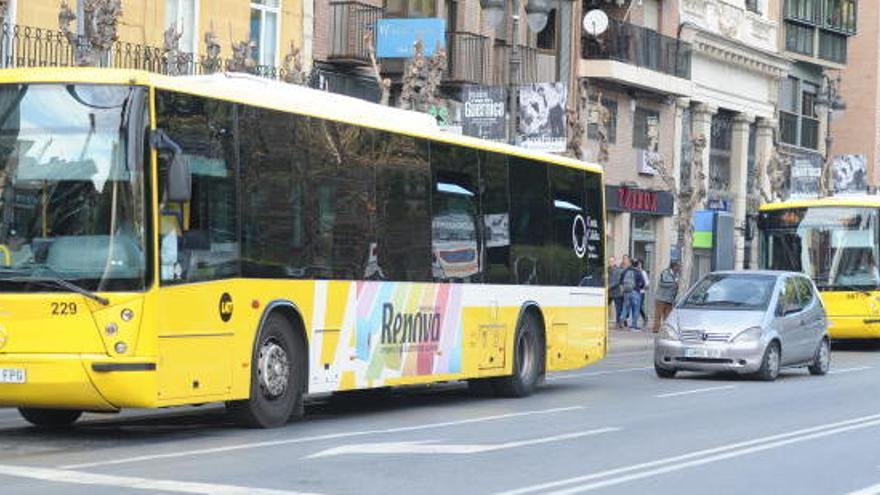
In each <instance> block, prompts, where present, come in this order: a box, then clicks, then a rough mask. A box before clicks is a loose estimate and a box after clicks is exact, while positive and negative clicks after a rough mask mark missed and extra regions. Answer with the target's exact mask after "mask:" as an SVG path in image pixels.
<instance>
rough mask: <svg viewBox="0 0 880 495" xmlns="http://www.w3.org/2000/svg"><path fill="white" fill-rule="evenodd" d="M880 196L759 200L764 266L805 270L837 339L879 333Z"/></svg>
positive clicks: (759, 223) (759, 222)
mask: <svg viewBox="0 0 880 495" xmlns="http://www.w3.org/2000/svg"><path fill="white" fill-rule="evenodd" d="M878 213H880V197H877V196H839V197H830V198H824V199H811V200H790V201H787V202H782V203H770V204H766V205H763V206H762V207H761V210H760V214H759V220H758V228H759V230H760V235H761V259H760V265H761V266H762V267H763V268H768V269H773V270H793V271H799V272H803V273H805V274H807V275H809V276H810V277H811V278H812V279H813V281H814V282H815V283H816V286H817V287H818V288H819V291H820V293H821V294H822V302H823V303H824V304H825V310H826V312H827V313H828V317H829V321H830V327H829V332H830V333H831V336H832V337H833V338H837V339H864V338H880V272H878V268H877V263H878V261H880V256H878V254H880V251H878V250H880V237H878V235H880V234H878V232H880V229H878Z"/></svg>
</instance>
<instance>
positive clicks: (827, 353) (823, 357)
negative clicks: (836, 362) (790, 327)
mask: <svg viewBox="0 0 880 495" xmlns="http://www.w3.org/2000/svg"><path fill="white" fill-rule="evenodd" d="M830 368H831V344H830V343H829V342H828V339H822V342H820V343H819V348H818V349H816V356H815V357H814V358H813V363H812V364H810V366H809V367H808V368H807V369H808V370H810V374H811V375H824V374H827V373H828V370H829V369H830Z"/></svg>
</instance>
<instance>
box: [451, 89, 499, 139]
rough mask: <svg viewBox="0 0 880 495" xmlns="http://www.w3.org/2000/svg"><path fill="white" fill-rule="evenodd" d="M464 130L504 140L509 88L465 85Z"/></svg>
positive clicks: (469, 133)
mask: <svg viewBox="0 0 880 495" xmlns="http://www.w3.org/2000/svg"><path fill="white" fill-rule="evenodd" d="M463 96H464V97H463V98H462V99H463V100H464V109H463V112H462V132H463V133H464V134H465V135H467V136H474V137H478V138H483V139H491V140H493V141H504V138H505V135H506V134H507V133H506V132H505V131H506V128H507V127H506V125H505V122H506V118H505V117H506V116H507V90H506V88H505V87H504V86H465V87H464V94H463Z"/></svg>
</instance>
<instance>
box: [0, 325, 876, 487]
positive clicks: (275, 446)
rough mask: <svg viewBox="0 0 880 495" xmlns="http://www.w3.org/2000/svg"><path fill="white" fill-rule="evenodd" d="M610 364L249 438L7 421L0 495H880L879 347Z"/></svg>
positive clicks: (345, 402) (206, 412) (365, 397)
mask: <svg viewBox="0 0 880 495" xmlns="http://www.w3.org/2000/svg"><path fill="white" fill-rule="evenodd" d="M613 344H615V350H613V352H612V354H611V355H610V356H609V357H608V358H607V359H606V360H605V361H603V362H602V363H600V364H598V365H596V366H592V367H590V368H585V369H583V370H579V371H577V372H567V373H561V374H556V375H551V376H550V377H549V378H548V381H547V384H546V385H545V386H544V387H543V388H542V390H541V391H540V392H539V393H538V394H537V395H535V396H533V397H530V398H527V399H491V398H479V397H474V396H471V395H469V394H468V393H467V391H466V390H465V389H464V388H462V387H461V386H458V385H445V386H438V387H433V388H431V389H418V390H406V391H395V392H390V393H387V392H386V393H371V394H362V395H359V396H353V397H334V398H327V399H324V400H320V401H317V402H316V403H314V404H311V405H310V406H309V407H308V409H307V417H306V419H305V420H304V421H302V422H299V423H295V424H291V425H289V426H287V427H285V428H281V429H276V430H268V431H266V430H241V429H237V428H235V427H234V426H232V425H230V424H229V423H228V422H227V421H226V420H225V418H224V417H223V415H222V414H221V410H220V409H219V408H217V407H211V406H206V407H203V408H195V409H179V410H170V411H160V412H151V413H144V412H130V413H124V414H122V415H118V416H100V415H90V416H87V417H86V418H85V420H84V421H82V422H81V423H80V424H79V426H78V427H77V428H76V429H74V430H72V431H69V432H64V433H48V432H41V431H38V430H35V429H33V428H30V427H28V426H27V425H26V424H25V423H24V421H23V420H21V419H19V418H18V417H17V413H16V412H15V411H13V410H0V455H2V457H0V493H3V494H6V493H9V494H16V495H18V494H34V493H53V494H56V493H77V494H80V493H82V494H89V495H98V494H140V493H212V494H213V493H217V494H224V495H226V494H256V495H259V494H269V493H278V494H288V495H289V494H294V493H320V494H382V495H387V494H397V493H406V494H420V495H421V494H433V493H437V494H448V493H453V494H455V493H466V494H471V493H473V494H486V495H495V494H506V495H512V494H544V493H558V494H569V493H592V492H595V493H611V494H647V493H675V494H691V493H692V494H701V495H702V494H706V493H711V494H712V495H722V494H728V493H730V494H739V493H746V492H752V493H780V494H783V493H798V494H812V493H815V494H823V495H825V494H848V493H852V492H855V491H858V490H867V491H865V492H864V493H880V387H878V383H880V348H876V347H867V346H847V347H844V348H841V347H836V348H835V349H834V351H833V353H832V373H831V374H829V375H827V376H824V377H812V376H810V375H809V374H808V373H807V372H806V370H790V371H786V372H784V373H783V375H782V376H781V378H780V380H779V381H777V382H775V383H760V382H752V381H746V380H740V379H736V378H733V377H718V376H709V375H699V374H683V375H681V376H680V377H679V378H676V379H674V380H661V379H658V378H656V377H655V376H654V373H653V370H652V369H651V368H650V366H651V355H650V352H649V351H648V350H647V349H648V341H647V340H646V339H644V338H643V337H633V336H630V335H624V334H620V333H617V332H615V335H614V340H613Z"/></svg>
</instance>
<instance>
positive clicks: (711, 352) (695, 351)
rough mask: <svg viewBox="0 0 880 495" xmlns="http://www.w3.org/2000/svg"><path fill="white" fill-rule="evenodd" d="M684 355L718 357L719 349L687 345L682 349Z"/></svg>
mask: <svg viewBox="0 0 880 495" xmlns="http://www.w3.org/2000/svg"><path fill="white" fill-rule="evenodd" d="M684 357H689V358H713V359H714V358H720V357H721V349H707V348H705V347H688V348H686V349H685V350H684Z"/></svg>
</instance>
